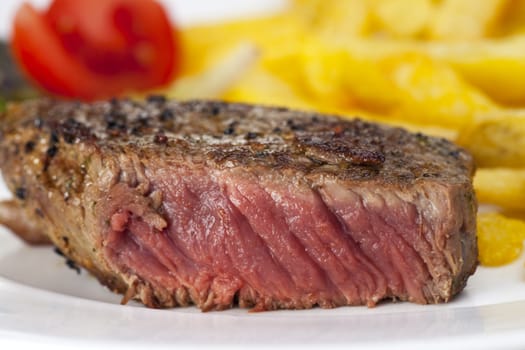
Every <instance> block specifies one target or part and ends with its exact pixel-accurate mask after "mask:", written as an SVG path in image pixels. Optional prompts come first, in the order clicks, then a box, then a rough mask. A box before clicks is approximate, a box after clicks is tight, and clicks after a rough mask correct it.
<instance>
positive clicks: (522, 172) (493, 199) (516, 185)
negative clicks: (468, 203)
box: [474, 168, 525, 210]
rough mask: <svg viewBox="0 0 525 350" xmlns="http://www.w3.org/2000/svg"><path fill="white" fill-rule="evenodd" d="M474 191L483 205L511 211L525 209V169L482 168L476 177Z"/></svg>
mask: <svg viewBox="0 0 525 350" xmlns="http://www.w3.org/2000/svg"><path fill="white" fill-rule="evenodd" d="M474 189H475V190H476V195H477V197H478V200H479V201H480V202H482V203H487V204H494V205H497V206H500V207H502V208H505V209H509V210H523V209H525V169H523V168H521V169H510V168H480V169H478V170H477V171H476V175H475V176H474Z"/></svg>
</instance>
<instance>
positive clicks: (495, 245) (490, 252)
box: [477, 213, 525, 266]
mask: <svg viewBox="0 0 525 350" xmlns="http://www.w3.org/2000/svg"><path fill="white" fill-rule="evenodd" d="M477 224H478V225H477V226H478V249H479V260H480V263H481V264H482V265H485V266H500V265H504V264H507V263H509V262H511V261H513V260H515V259H516V258H517V257H518V256H519V255H520V254H521V252H522V249H523V240H525V221H522V220H518V219H514V218H509V217H506V216H504V215H501V214H498V213H482V214H479V215H478V221H477Z"/></svg>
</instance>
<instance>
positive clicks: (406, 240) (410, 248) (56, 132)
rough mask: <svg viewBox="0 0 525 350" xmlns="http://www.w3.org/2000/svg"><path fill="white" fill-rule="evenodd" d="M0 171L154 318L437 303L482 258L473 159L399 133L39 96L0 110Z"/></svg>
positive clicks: (206, 106)
mask: <svg viewBox="0 0 525 350" xmlns="http://www.w3.org/2000/svg"><path fill="white" fill-rule="evenodd" d="M0 164H1V168H2V171H3V174H4V178H5V180H6V182H7V185H8V186H9V187H10V188H11V189H12V191H13V192H14V193H16V194H18V198H17V203H18V204H19V206H20V208H22V209H23V210H24V217H28V218H29V221H31V225H28V227H33V228H35V227H36V228H37V229H38V230H41V232H43V233H45V235H47V236H48V237H49V238H50V239H51V241H52V242H53V243H54V244H55V245H56V246H57V247H58V248H59V249H60V250H61V251H62V252H63V253H64V254H66V255H67V256H68V257H69V258H70V259H72V260H74V261H75V262H76V263H78V264H79V265H82V266H83V267H85V268H86V269H88V270H89V271H91V272H92V273H93V274H94V275H95V276H96V277H97V278H98V279H99V280H100V281H101V282H102V283H103V284H105V285H107V286H108V287H110V288H111V289H112V290H115V291H118V292H120V293H123V294H125V297H124V300H129V299H137V300H140V301H142V302H143V303H144V304H146V305H147V306H150V307H173V306H178V305H189V304H195V305H197V306H198V307H200V308H201V309H203V310H212V309H224V308H229V307H231V306H232V305H235V304H239V305H240V306H241V307H252V308H254V309H256V310H270V309H278V308H294V309H302V308H310V307H313V306H317V305H318V306H321V307H335V306H341V305H361V304H365V305H369V306H373V305H375V304H376V303H377V302H378V301H380V300H382V299H385V298H391V299H400V300H408V301H412V302H416V303H421V304H426V303H438V302H443V301H448V300H450V299H451V298H452V297H453V296H454V295H455V294H457V293H458V292H460V291H461V290H462V289H463V287H464V286H465V284H466V282H467V278H468V277H469V276H470V275H471V274H472V273H473V272H474V270H475V268H476V265H477V245H476V234H475V229H476V227H475V215H476V209H477V208H476V207H477V204H476V199H475V196H474V192H473V189H472V183H471V178H472V174H473V164H472V159H471V157H470V156H469V155H468V154H467V153H466V152H465V151H463V150H462V149H460V148H458V147H456V146H455V145H453V144H451V143H450V142H448V141H446V140H443V139H438V138H432V137H428V136H424V135H421V134H411V133H409V132H407V131H405V130H402V129H398V128H390V127H386V126H381V125H376V124H371V123H367V122H364V121H360V120H342V119H339V118H336V117H333V116H322V115H317V114H311V113H310V114H309V113H304V112H297V111H290V110H287V109H282V108H268V107H260V106H249V105H242V104H226V103H219V102H206V101H193V102H185V103H178V102H171V101H165V100H164V99H163V98H159V97H157V98H150V99H149V100H148V101H146V102H144V103H138V102H130V101H110V102H99V103H94V104H80V103H61V102H54V101H49V100H40V101H33V102H29V103H25V104H23V105H18V106H11V108H10V110H9V111H8V113H7V114H6V115H5V116H4V121H3V130H2V138H1V154H0Z"/></svg>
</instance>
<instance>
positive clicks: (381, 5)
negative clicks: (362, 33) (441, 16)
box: [373, 0, 434, 37]
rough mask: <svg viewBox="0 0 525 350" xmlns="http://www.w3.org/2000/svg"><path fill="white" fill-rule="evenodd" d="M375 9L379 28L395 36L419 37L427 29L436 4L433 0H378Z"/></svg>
mask: <svg viewBox="0 0 525 350" xmlns="http://www.w3.org/2000/svg"><path fill="white" fill-rule="evenodd" d="M373 11H374V15H375V18H376V20H377V22H379V23H378V24H379V29H383V30H384V31H386V32H387V33H389V34H391V35H392V36H393V37H417V36H420V35H421V34H422V33H423V32H424V30H425V29H426V27H427V24H428V22H429V20H430V18H431V17H432V13H433V11H434V4H433V2H432V1H431V0H417V1H413V0H376V1H375V3H374V7H373Z"/></svg>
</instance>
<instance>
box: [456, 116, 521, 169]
mask: <svg viewBox="0 0 525 350" xmlns="http://www.w3.org/2000/svg"><path fill="white" fill-rule="evenodd" d="M457 142H458V143H459V144H460V145H462V146H464V147H465V148H467V149H468V150H470V152H471V153H472V154H473V155H474V158H475V159H476V164H478V166H482V167H510V168H522V167H525V110H498V111H496V112H493V113H490V114H488V115H481V116H478V118H477V120H476V122H474V123H472V124H470V125H468V126H467V127H466V128H464V129H463V130H461V131H460V133H459V135H458V139H457Z"/></svg>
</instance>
